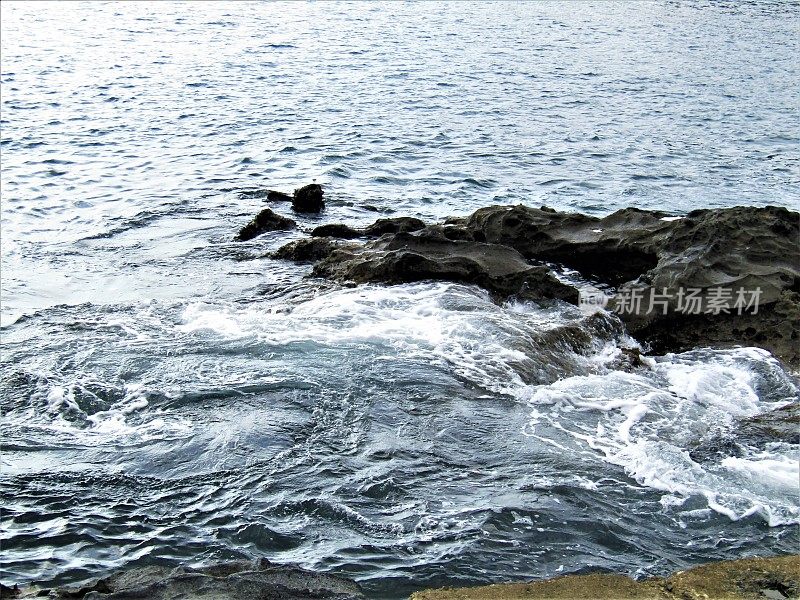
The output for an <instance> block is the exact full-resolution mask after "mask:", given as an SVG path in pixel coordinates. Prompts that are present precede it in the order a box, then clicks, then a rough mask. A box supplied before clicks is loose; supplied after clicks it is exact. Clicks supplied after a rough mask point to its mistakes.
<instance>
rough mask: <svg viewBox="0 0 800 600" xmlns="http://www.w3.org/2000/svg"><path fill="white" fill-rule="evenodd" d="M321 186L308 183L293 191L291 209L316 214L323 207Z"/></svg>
mask: <svg viewBox="0 0 800 600" xmlns="http://www.w3.org/2000/svg"><path fill="white" fill-rule="evenodd" d="M322 195H323V191H322V186H321V185H319V184H317V183H310V184H308V185H304V186H303V187H301V188H299V189H296V190H295V191H294V196H293V198H292V208H293V209H294V210H295V211H296V212H301V213H318V212H319V211H321V210H322V209H323V208H324V207H325V202H324V201H323V200H322Z"/></svg>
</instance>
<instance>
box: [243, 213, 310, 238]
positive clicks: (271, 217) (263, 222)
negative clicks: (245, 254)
mask: <svg viewBox="0 0 800 600" xmlns="http://www.w3.org/2000/svg"><path fill="white" fill-rule="evenodd" d="M295 225H296V223H295V222H294V221H292V220H291V219H288V218H286V217H283V216H281V215H279V214H277V213H275V212H273V211H272V210H270V209H269V208H265V209H264V210H262V211H261V212H260V213H258V214H257V215H256V216H255V218H254V219H253V220H252V221H250V222H249V223H248V224H247V225H245V226H244V227H242V228H241V229H240V230H239V233H238V234H237V235H236V237H235V238H234V239H235V240H236V241H239V242H245V241H247V240H252V239H253V238H254V237H256V236H259V235H261V234H262V233H266V232H268V231H277V230H283V229H292V228H294V227H295Z"/></svg>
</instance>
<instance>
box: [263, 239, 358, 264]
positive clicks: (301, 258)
mask: <svg viewBox="0 0 800 600" xmlns="http://www.w3.org/2000/svg"><path fill="white" fill-rule="evenodd" d="M343 247H345V246H344V245H343V244H342V243H341V242H338V241H337V240H335V239H334V238H330V237H312V238H303V239H300V240H295V241H294V242H289V243H288V244H286V245H285V246H281V247H280V248H278V250H276V251H275V252H273V253H272V255H271V257H272V258H279V259H282V260H291V261H295V262H316V261H319V260H322V259H323V258H326V257H328V256H329V255H330V254H331V253H332V252H333V251H334V250H337V249H339V248H343Z"/></svg>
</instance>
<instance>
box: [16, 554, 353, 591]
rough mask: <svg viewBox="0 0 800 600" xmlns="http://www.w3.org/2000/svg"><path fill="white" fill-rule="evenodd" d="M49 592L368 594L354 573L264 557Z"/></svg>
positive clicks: (147, 571) (137, 573)
mask: <svg viewBox="0 0 800 600" xmlns="http://www.w3.org/2000/svg"><path fill="white" fill-rule="evenodd" d="M26 597H32V596H26ZM48 597H50V598H57V599H63V600H66V599H67V598H70V599H81V600H175V599H176V598H181V599H182V600H257V599H262V600H267V599H269V600H272V599H275V600H278V599H280V600H300V599H306V598H320V599H330V600H356V599H363V598H364V595H363V593H362V591H361V588H360V587H359V586H358V584H357V583H355V582H354V581H351V580H349V579H345V578H343V577H337V576H334V575H329V574H327V573H315V572H312V571H306V570H304V569H299V568H296V567H292V566H284V565H273V564H272V563H270V562H269V561H267V560H265V559H261V560H255V561H235V562H228V563H221V564H216V565H211V566H208V567H201V568H196V569H194V568H189V567H177V568H174V569H173V568H169V567H143V568H135V569H129V570H125V571H120V572H118V573H114V574H113V575H111V576H109V577H105V578H102V579H98V580H96V581H94V582H93V583H91V584H88V585H85V586H82V587H78V588H60V589H56V590H51V591H50V596H48Z"/></svg>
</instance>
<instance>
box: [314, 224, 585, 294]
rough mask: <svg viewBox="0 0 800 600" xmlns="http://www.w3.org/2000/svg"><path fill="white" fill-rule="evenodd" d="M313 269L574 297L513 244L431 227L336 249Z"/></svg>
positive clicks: (332, 274)
mask: <svg viewBox="0 0 800 600" xmlns="http://www.w3.org/2000/svg"><path fill="white" fill-rule="evenodd" d="M314 275H315V276H318V277H328V278H331V279H334V280H337V281H353V282H356V283H366V282H381V283H390V284H391V283H408V282H413V281H422V280H425V279H437V280H445V281H456V282H460V283H472V284H475V285H478V286H480V287H482V288H484V289H486V290H488V291H490V292H492V293H493V294H495V296H497V297H500V298H507V297H509V296H512V295H516V296H519V297H520V298H527V299H541V298H559V299H562V300H566V301H568V302H572V303H576V302H577V299H578V291H577V290H576V289H575V288H574V287H572V286H570V285H567V284H564V283H562V282H560V281H558V280H557V279H556V278H555V277H553V275H552V274H551V273H550V271H549V269H547V268H546V267H541V266H532V265H531V264H530V263H529V262H528V261H526V260H525V258H524V257H523V256H522V255H520V254H519V253H518V252H517V251H516V250H514V249H512V248H508V247H506V246H500V245H497V244H484V243H479V242H465V241H453V240H449V239H447V238H445V237H443V236H441V235H437V234H436V233H435V232H422V233H420V234H411V233H398V234H395V235H387V236H384V237H382V238H380V239H378V240H376V241H374V242H369V243H367V244H365V245H364V246H360V247H355V248H354V247H349V248H342V249H338V250H335V251H334V252H332V253H331V254H330V255H328V256H327V257H326V258H325V259H323V260H322V261H321V262H319V263H317V264H316V265H315V267H314Z"/></svg>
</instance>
